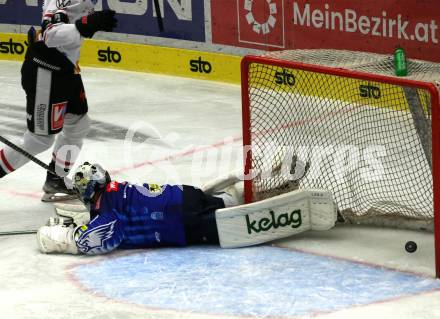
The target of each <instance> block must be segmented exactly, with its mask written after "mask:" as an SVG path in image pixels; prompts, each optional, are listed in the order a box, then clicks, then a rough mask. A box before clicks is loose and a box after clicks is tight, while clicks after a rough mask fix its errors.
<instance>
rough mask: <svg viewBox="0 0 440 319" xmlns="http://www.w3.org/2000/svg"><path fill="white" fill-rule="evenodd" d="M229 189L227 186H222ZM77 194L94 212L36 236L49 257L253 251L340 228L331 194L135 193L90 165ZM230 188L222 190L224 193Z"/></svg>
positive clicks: (71, 215) (63, 217)
mask: <svg viewBox="0 0 440 319" xmlns="http://www.w3.org/2000/svg"><path fill="white" fill-rule="evenodd" d="M223 184H224V183H223ZM73 185H74V189H75V190H76V191H77V192H78V194H79V196H80V198H81V200H82V201H83V202H84V204H85V206H86V207H87V208H88V212H87V217H86V218H84V212H75V211H69V210H68V209H58V215H59V216H58V217H57V218H51V219H50V222H49V224H48V225H47V226H43V227H41V228H40V229H39V230H38V233H37V242H38V246H39V249H40V250H41V251H42V252H44V253H70V254H81V253H82V254H87V255H95V254H104V253H109V252H111V251H112V250H114V249H116V248H122V249H130V248H152V247H163V246H186V245H196V244H220V245H221V246H222V247H225V248H230V247H242V246H249V245H255V244H259V243H263V242H267V241H270V240H274V239H277V238H282V237H287V236H291V235H294V234H297V233H301V232H303V231H306V230H310V229H312V230H327V229H330V228H332V227H333V226H334V224H335V221H336V210H335V207H334V204H333V199H332V195H331V193H330V192H327V191H322V190H296V191H291V192H288V193H286V194H282V195H278V196H274V197H272V198H269V199H265V200H262V201H258V202H255V203H251V204H246V205H239V203H240V202H241V201H242V200H241V195H240V194H239V192H237V187H235V185H230V186H229V187H228V188H226V189H225V191H214V190H213V189H214V188H215V187H214V188H213V187H211V190H210V192H209V193H208V191H206V192H204V191H202V190H201V189H198V188H195V187H193V186H187V185H162V186H159V185H155V184H143V185H135V184H131V183H128V182H122V183H119V182H117V181H112V180H111V178H110V175H109V174H108V172H107V171H105V170H104V169H103V168H102V167H101V166H99V165H98V164H94V165H92V164H89V163H87V162H86V163H84V164H83V165H81V166H80V167H79V168H78V169H77V170H76V172H75V174H74V180H73ZM223 186H224V185H223Z"/></svg>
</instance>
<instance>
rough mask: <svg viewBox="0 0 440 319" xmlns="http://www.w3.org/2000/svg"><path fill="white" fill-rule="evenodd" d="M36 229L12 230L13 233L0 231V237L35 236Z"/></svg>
mask: <svg viewBox="0 0 440 319" xmlns="http://www.w3.org/2000/svg"><path fill="white" fill-rule="evenodd" d="M36 233H37V230H36V229H29V230H13V231H2V232H0V236H13V235H29V234H36Z"/></svg>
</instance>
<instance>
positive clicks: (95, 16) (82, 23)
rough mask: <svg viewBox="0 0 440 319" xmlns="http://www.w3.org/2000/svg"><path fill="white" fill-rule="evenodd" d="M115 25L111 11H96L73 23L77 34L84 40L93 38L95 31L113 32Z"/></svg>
mask: <svg viewBox="0 0 440 319" xmlns="http://www.w3.org/2000/svg"><path fill="white" fill-rule="evenodd" d="M117 24H118V20H116V18H115V11H113V10H103V11H97V12H94V13H92V14H89V15H88V16H84V17H82V18H81V19H79V20H77V21H76V22H75V25H76V28H77V29H78V31H79V33H80V34H81V35H82V36H83V37H85V38H91V37H93V35H94V34H95V32H96V31H113V29H114V28H115V27H116V25H117Z"/></svg>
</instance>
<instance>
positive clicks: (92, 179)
mask: <svg viewBox="0 0 440 319" xmlns="http://www.w3.org/2000/svg"><path fill="white" fill-rule="evenodd" d="M110 181H111V178H110V175H109V173H108V172H107V171H106V170H105V169H103V168H102V166H101V165H99V164H90V163H89V162H84V164H82V165H80V166H79V167H78V168H77V169H76V171H75V174H74V181H73V187H74V189H75V190H76V191H77V192H78V194H79V198H80V199H81V201H82V202H83V203H84V204H86V205H87V206H89V205H90V203H91V201H92V199H93V197H94V196H95V194H96V193H97V192H99V191H100V190H103V189H104V188H105V186H106V185H107V184H108V183H110Z"/></svg>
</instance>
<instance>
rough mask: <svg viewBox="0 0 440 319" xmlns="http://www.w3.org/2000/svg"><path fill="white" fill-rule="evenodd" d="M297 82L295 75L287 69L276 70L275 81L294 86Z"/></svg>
mask: <svg viewBox="0 0 440 319" xmlns="http://www.w3.org/2000/svg"><path fill="white" fill-rule="evenodd" d="M295 82H296V79H295V76H294V75H293V74H292V73H291V72H288V71H287V70H286V69H283V72H279V71H277V72H275V83H276V84H278V85H288V86H294V85H295Z"/></svg>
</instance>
